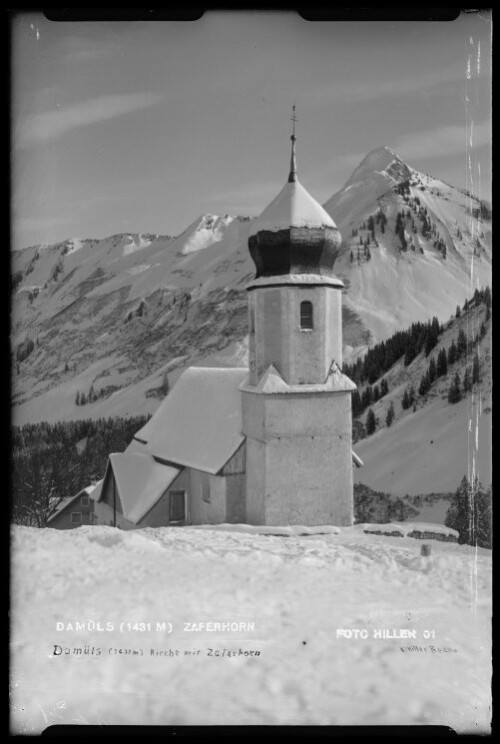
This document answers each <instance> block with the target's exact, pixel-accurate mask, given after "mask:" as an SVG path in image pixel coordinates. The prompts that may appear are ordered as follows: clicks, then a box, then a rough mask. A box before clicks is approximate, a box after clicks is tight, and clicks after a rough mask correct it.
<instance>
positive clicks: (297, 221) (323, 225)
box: [248, 107, 342, 278]
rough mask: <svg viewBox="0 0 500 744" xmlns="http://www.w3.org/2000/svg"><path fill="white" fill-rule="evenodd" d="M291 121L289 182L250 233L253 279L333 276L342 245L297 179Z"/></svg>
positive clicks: (327, 216)
mask: <svg viewBox="0 0 500 744" xmlns="http://www.w3.org/2000/svg"><path fill="white" fill-rule="evenodd" d="M294 114H295V107H294ZM292 121H293V123H294V131H293V134H292V136H291V140H292V154H291V162H290V174H289V176H288V181H287V183H286V184H285V185H284V186H283V188H282V189H281V191H280V193H279V194H278V195H277V196H276V198H275V199H273V201H272V202H271V203H270V204H269V205H268V206H267V207H266V208H265V209H264V211H263V212H262V214H261V215H260V216H259V217H258V218H257V219H256V220H255V222H254V223H253V225H252V227H251V229H250V233H249V238H248V247H249V249H250V255H251V256H252V259H253V262H254V263H255V266H256V269H257V272H256V275H255V277H256V278H259V277H266V276H282V275H290V274H315V275H320V276H332V275H333V274H332V271H333V264H334V263H335V259H336V258H337V255H338V252H339V249H340V244H341V242H342V237H341V235H340V232H339V230H338V228H337V226H336V225H335V222H334V221H333V220H332V218H331V217H330V215H329V214H328V213H327V212H326V211H325V210H324V209H323V207H322V206H321V204H319V203H318V202H317V201H316V200H315V199H313V197H312V196H311V195H310V194H309V193H308V191H307V190H306V189H305V188H304V187H303V186H302V184H301V183H300V181H299V179H298V176H297V161H296V154H295V140H296V137H295V121H296V120H295V116H293V117H292Z"/></svg>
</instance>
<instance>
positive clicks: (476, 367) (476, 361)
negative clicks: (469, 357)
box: [472, 351, 480, 385]
mask: <svg viewBox="0 0 500 744" xmlns="http://www.w3.org/2000/svg"><path fill="white" fill-rule="evenodd" d="M476 382H480V379H479V356H478V353H477V351H476V353H475V354H474V361H473V362H472V384H473V385H475V384H476Z"/></svg>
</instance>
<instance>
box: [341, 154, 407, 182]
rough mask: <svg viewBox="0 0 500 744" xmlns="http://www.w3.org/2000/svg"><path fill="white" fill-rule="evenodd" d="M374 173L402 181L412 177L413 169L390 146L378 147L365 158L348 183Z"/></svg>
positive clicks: (363, 178)
mask: <svg viewBox="0 0 500 744" xmlns="http://www.w3.org/2000/svg"><path fill="white" fill-rule="evenodd" d="M372 174H383V175H385V176H389V177H390V178H391V179H393V180H395V181H397V182H398V183H400V182H401V181H406V180H407V179H408V178H410V176H411V169H410V168H409V167H408V166H407V165H406V163H404V162H403V161H402V160H401V158H400V157H399V156H398V155H397V154H396V153H395V152H394V150H391V148H390V147H377V148H376V149H375V150H372V151H371V152H369V153H368V155H367V156H366V157H365V158H363V160H362V161H361V163H360V164H359V165H358V167H357V168H356V169H355V170H354V172H353V174H352V176H351V177H350V179H349V181H348V183H349V184H353V183H356V182H358V181H362V180H365V179H366V178H369V177H370V176H371V175H372Z"/></svg>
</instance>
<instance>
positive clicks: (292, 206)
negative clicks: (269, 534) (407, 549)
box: [240, 107, 356, 525]
mask: <svg viewBox="0 0 500 744" xmlns="http://www.w3.org/2000/svg"><path fill="white" fill-rule="evenodd" d="M292 121H293V133H292V136H291V140H292V153H291V164H290V173H289V176H288V181H287V183H286V184H285V185H284V187H283V188H282V190H281V191H280V193H279V194H278V195H277V197H276V198H275V199H274V200H273V201H272V202H271V203H270V204H269V205H268V206H267V207H266V209H264V211H263V212H262V214H261V215H260V217H258V219H257V220H256V221H255V223H254V224H253V226H252V228H251V230H250V234H249V240H248V245H249V250H250V254H251V256H252V259H253V262H254V263H255V267H256V274H255V278H254V280H253V281H252V282H250V284H249V285H248V287H247V290H248V314H249V367H250V369H249V377H248V381H247V382H246V384H244V385H243V386H242V387H241V388H240V389H241V393H242V406H243V410H242V414H243V434H244V435H245V436H246V441H247V445H246V447H247V451H246V457H247V464H246V473H247V474H246V479H247V482H246V495H247V521H248V522H249V523H251V524H269V525H273V524H274V525H279V524H302V525H321V524H336V525H349V524H352V521H353V490H352V451H351V447H352V436H351V425H352V424H351V393H352V391H353V390H355V389H356V386H355V385H354V383H353V382H352V381H351V380H350V379H349V378H348V377H346V376H345V375H344V374H342V372H341V368H342V288H343V286H344V285H343V283H342V281H341V280H340V279H339V278H338V277H336V276H335V275H334V274H333V265H334V262H335V259H336V258H337V255H338V252H339V248H340V244H341V235H340V232H339V230H338V229H337V227H336V225H335V223H334V221H333V220H332V218H331V217H330V216H329V215H328V214H327V212H325V210H324V209H323V208H322V207H321V205H320V204H318V202H317V201H315V199H313V198H312V196H311V195H310V194H309V193H308V192H307V191H306V189H305V188H304V187H303V186H302V184H301V183H300V181H299V179H298V175H297V163H296V154H295V142H296V137H295V122H296V118H295V107H294V115H293V116H292Z"/></svg>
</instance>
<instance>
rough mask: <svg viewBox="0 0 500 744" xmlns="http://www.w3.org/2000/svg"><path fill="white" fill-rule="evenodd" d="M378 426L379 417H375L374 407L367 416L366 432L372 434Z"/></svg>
mask: <svg viewBox="0 0 500 744" xmlns="http://www.w3.org/2000/svg"><path fill="white" fill-rule="evenodd" d="M376 428H377V419H376V418H375V414H374V413H373V408H370V410H369V411H368V415H367V417H366V433H367V434H368V436H369V435H370V434H373V432H374V431H375V429H376Z"/></svg>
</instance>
